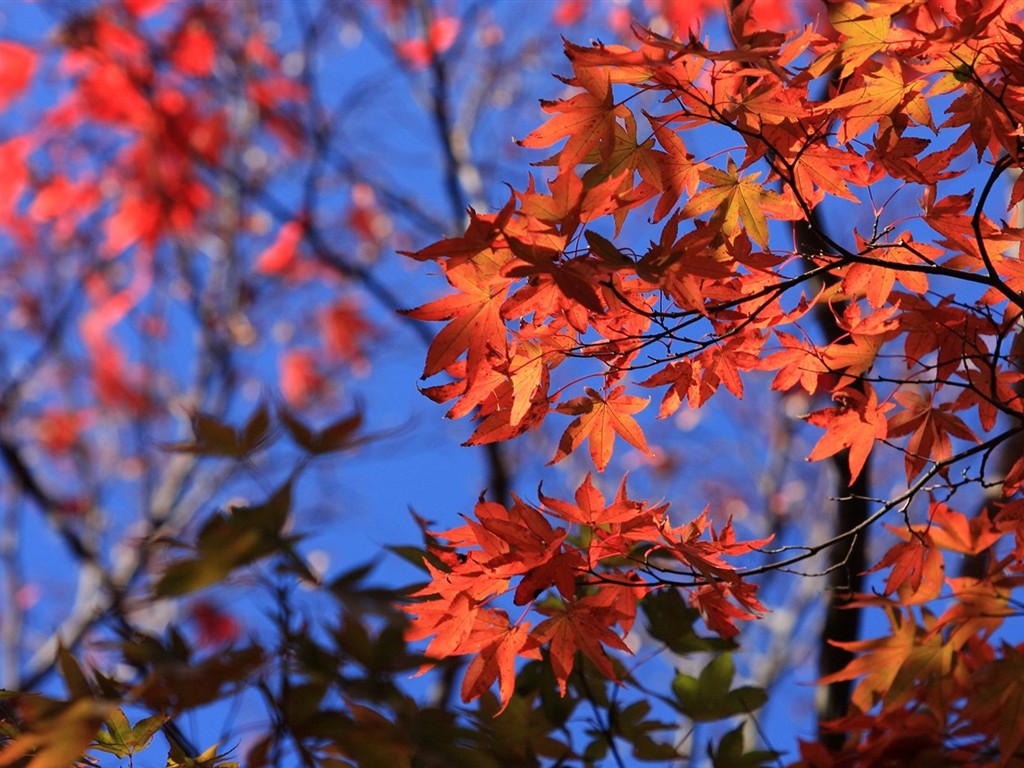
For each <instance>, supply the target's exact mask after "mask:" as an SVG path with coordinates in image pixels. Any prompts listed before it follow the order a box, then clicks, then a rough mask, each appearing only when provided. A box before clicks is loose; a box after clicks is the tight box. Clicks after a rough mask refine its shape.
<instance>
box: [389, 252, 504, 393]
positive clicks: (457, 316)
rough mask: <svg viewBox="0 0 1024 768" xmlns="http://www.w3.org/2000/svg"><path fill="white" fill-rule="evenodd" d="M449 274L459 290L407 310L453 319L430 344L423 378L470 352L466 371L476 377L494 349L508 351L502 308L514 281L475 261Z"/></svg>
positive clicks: (420, 315)
mask: <svg viewBox="0 0 1024 768" xmlns="http://www.w3.org/2000/svg"><path fill="white" fill-rule="evenodd" d="M446 276H447V278H448V282H449V283H451V284H452V286H453V287H454V288H456V289H458V291H459V293H453V294H450V295H448V296H445V297H444V298H441V299H437V300H436V301H432V302H430V303H428V304H424V305H422V306H420V307H417V308H415V309H408V310H403V314H406V315H408V316H409V317H415V318H416V319H417V320H448V321H449V322H448V325H446V326H445V327H444V328H442V329H441V330H440V331H438V334H437V336H435V337H434V340H433V341H432V342H431V343H430V348H429V349H428V350H427V362H426V365H425V366H424V368H423V378H425V379H426V378H429V377H430V376H433V375H434V374H436V373H440V372H441V371H443V370H444V369H445V368H447V367H448V366H449V365H451V364H452V363H454V362H455V361H456V360H458V359H459V358H460V357H461V356H462V354H463V353H464V352H466V353H467V366H466V374H467V378H468V379H470V380H472V379H473V378H474V376H475V375H476V372H477V370H478V369H480V368H481V367H482V363H483V362H484V361H485V360H486V358H487V356H488V355H489V354H490V353H491V351H492V350H493V351H496V352H504V350H505V346H506V343H507V338H506V331H505V323H504V321H503V320H502V318H501V314H500V311H499V310H500V308H501V304H502V302H503V301H504V300H505V297H506V294H507V293H508V286H509V285H511V282H512V281H511V280H508V279H506V278H502V277H499V276H497V275H494V274H489V270H486V271H485V270H481V269H478V268H477V267H476V265H475V264H473V263H466V264H459V265H458V266H454V267H449V268H448V269H447V270H446Z"/></svg>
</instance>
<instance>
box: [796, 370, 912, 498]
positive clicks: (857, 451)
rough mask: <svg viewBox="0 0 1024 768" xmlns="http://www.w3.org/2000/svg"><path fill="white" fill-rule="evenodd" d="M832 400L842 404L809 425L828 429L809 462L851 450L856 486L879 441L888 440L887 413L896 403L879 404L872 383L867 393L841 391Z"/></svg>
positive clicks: (813, 418) (813, 416) (849, 389)
mask: <svg viewBox="0 0 1024 768" xmlns="http://www.w3.org/2000/svg"><path fill="white" fill-rule="evenodd" d="M832 399H833V400H836V401H838V402H839V405H837V406H833V407H831V408H825V409H823V410H821V411H817V412H815V413H812V414H811V415H810V416H808V417H807V421H808V422H809V423H811V424H813V425H814V426H816V427H824V428H825V429H827V430H828V431H827V432H826V433H825V434H824V435H823V436H822V437H821V439H820V440H818V443H817V445H815V446H814V450H812V451H811V455H810V456H808V457H807V458H808V460H809V461H818V460H820V459H824V458H827V457H829V456H834V455H835V454H837V453H839V452H840V451H841V450H843V449H844V448H848V449H849V452H850V453H849V466H850V482H851V483H852V482H853V481H854V480H856V479H857V476H858V475H859V474H860V472H861V470H862V469H863V468H864V462H865V461H867V458H868V454H869V453H871V449H872V448H873V447H874V445H875V441H876V440H884V439H885V436H886V434H887V424H886V421H885V413H886V412H887V411H890V410H892V404H891V403H883V404H882V405H879V404H878V398H877V397H876V396H875V390H874V389H872V387H871V385H870V384H864V391H863V392H860V391H858V390H856V389H854V388H852V387H847V388H845V389H841V390H839V391H838V392H835V393H833V395H832Z"/></svg>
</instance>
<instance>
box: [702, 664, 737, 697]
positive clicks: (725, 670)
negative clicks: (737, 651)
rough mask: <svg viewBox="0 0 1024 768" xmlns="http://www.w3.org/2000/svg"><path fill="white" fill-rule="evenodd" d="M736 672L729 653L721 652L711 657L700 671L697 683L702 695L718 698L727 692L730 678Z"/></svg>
mask: <svg viewBox="0 0 1024 768" xmlns="http://www.w3.org/2000/svg"><path fill="white" fill-rule="evenodd" d="M735 674H736V665H735V664H734V663H733V660H732V654H731V653H723V654H722V655H720V656H716V657H715V658H713V659H712V660H711V661H710V662H709V663H708V665H707V666H706V667H704V669H703V670H702V671H701V673H700V679H699V680H698V685H699V686H700V692H701V695H702V696H705V697H708V698H713V699H720V698H723V697H724V696H725V695H726V694H728V693H729V686H730V685H732V678H733V676H734V675H735Z"/></svg>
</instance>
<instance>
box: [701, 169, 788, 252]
mask: <svg viewBox="0 0 1024 768" xmlns="http://www.w3.org/2000/svg"><path fill="white" fill-rule="evenodd" d="M760 175H761V174H760V173H752V174H748V175H746V176H740V175H739V171H738V169H737V168H736V163H735V162H734V161H733V159H732V158H729V161H728V164H727V170H725V171H722V170H719V169H718V168H705V169H704V170H702V171H701V172H700V178H701V181H704V182H705V183H707V184H709V185H710V186H709V187H707V188H705V189H702V190H701V191H700V192H698V193H697V194H696V195H694V196H693V197H691V198H690V200H689V202H688V203H687V204H686V205H685V206H684V207H683V215H684V216H691V217H692V216H698V215H700V214H702V213H705V212H707V211H710V210H712V209H715V216H714V218H713V219H712V221H715V222H717V223H718V225H719V227H720V228H721V230H722V232H723V233H724V234H725V235H727V236H729V237H732V236H733V235H735V234H736V233H737V232H738V231H739V224H740V222H742V223H743V226H744V227H745V228H746V232H747V234H748V235H750V239H751V240H753V241H754V242H755V243H757V244H758V245H759V246H761V247H762V248H765V249H767V248H768V219H767V218H766V217H765V215H764V214H765V212H764V206H765V204H766V203H771V202H776V203H777V202H778V201H780V200H781V198H780V196H779V195H778V194H777V193H775V192H770V191H768V190H766V189H765V188H764V187H762V186H761V185H760V184H758V183H757V178H758V176H760Z"/></svg>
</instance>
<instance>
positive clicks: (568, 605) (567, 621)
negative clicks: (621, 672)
mask: <svg viewBox="0 0 1024 768" xmlns="http://www.w3.org/2000/svg"><path fill="white" fill-rule="evenodd" d="M537 610H539V611H540V612H541V613H544V614H546V615H548V616H550V617H551V618H549V619H546V620H545V621H543V622H541V623H540V624H538V625H537V628H536V629H535V630H534V631H533V633H532V636H533V638H534V639H535V640H536V641H537V642H538V643H550V654H551V669H552V671H553V672H554V673H555V680H556V681H557V682H558V687H559V689H560V690H561V692H562V695H563V696H564V695H565V691H566V682H567V681H568V679H569V675H570V674H571V673H572V669H573V666H574V663H575V656H576V652H577V651H581V652H582V653H583V655H584V656H586V657H587V658H588V659H590V660H591V661H592V662H593V663H594V666H596V667H597V670H598V672H600V673H601V674H602V675H603V676H604V677H606V678H608V679H609V680H616V679H618V675H617V674H616V672H615V667H614V666H613V665H612V660H611V659H610V658H609V656H608V654H607V653H606V652H605V647H606V646H607V647H609V648H613V649H615V650H617V651H622V652H623V653H628V654H632V651H631V650H630V649H629V646H627V645H626V644H625V643H624V642H623V641H622V638H621V637H619V636H618V635H617V634H615V632H613V631H612V630H611V629H610V623H612V622H614V621H615V615H616V612H615V611H613V610H611V609H609V608H608V606H606V605H604V604H603V603H602V601H601V600H600V599H599V598H597V597H596V596H594V595H587V596H586V597H582V598H580V599H578V600H569V601H566V602H561V601H559V602H558V603H555V604H551V605H540V606H538V608H537Z"/></svg>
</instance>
